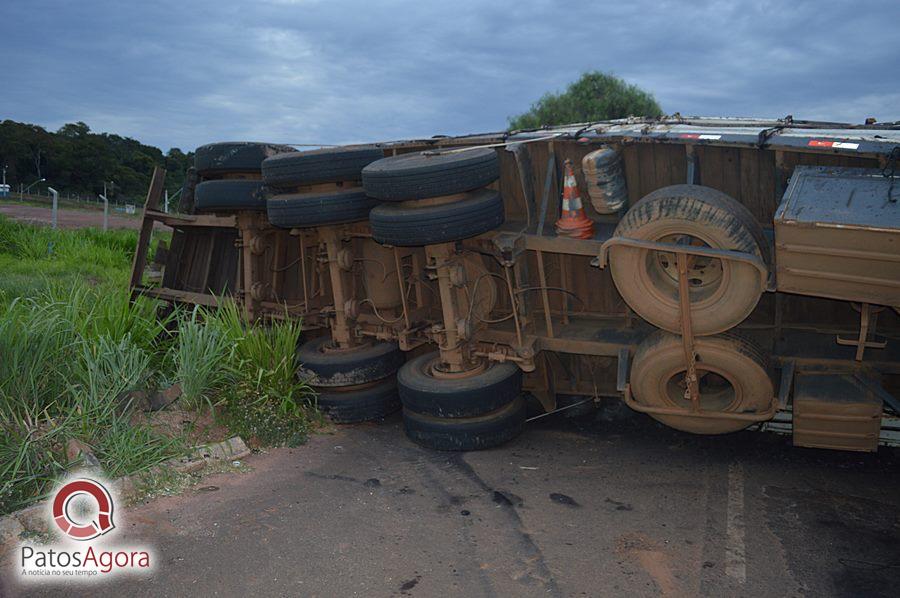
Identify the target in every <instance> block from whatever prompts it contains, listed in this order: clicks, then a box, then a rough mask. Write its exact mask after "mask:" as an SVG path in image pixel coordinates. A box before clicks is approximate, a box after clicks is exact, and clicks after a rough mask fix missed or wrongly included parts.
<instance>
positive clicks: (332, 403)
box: [316, 376, 400, 424]
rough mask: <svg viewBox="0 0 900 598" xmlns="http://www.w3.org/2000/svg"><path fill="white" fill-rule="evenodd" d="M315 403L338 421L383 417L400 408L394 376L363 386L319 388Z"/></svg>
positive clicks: (360, 420) (371, 419)
mask: <svg viewBox="0 0 900 598" xmlns="http://www.w3.org/2000/svg"><path fill="white" fill-rule="evenodd" d="M316 404H317V405H318V407H319V409H320V410H321V411H322V412H323V413H325V414H326V415H327V416H328V417H329V418H330V419H331V421H333V422H335V423H339V424H353V423H358V422H365V421H373V420H379V419H384V418H385V417H387V416H388V415H390V414H391V413H394V412H395V411H399V409H400V398H399V397H398V396H397V380H396V378H394V376H389V377H388V378H385V379H384V380H382V381H380V382H376V383H375V384H373V385H372V386H366V387H364V388H352V389H349V390H341V389H333V388H326V389H321V390H319V391H318V398H317V400H316Z"/></svg>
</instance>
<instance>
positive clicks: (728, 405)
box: [659, 361, 743, 412]
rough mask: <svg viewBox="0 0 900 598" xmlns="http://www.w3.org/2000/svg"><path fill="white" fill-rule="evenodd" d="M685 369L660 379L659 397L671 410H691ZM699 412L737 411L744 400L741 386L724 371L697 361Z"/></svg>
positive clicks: (676, 370)
mask: <svg viewBox="0 0 900 598" xmlns="http://www.w3.org/2000/svg"><path fill="white" fill-rule="evenodd" d="M686 374H687V371H686V369H685V368H684V367H678V368H675V369H673V370H671V371H670V372H668V374H667V375H664V376H662V377H661V378H660V383H659V395H660V396H661V397H663V399H664V400H665V401H666V403H668V404H669V405H670V406H672V407H676V408H679V409H684V410H685V411H690V410H692V409H693V404H692V403H691V401H690V399H688V398H686V397H685V393H686V391H687V383H686V381H685V376H686ZM697 377H698V383H699V384H698V386H699V388H700V409H701V410H703V411H710V412H716V411H718V412H723V411H735V410H737V409H738V407H739V406H740V405H741V402H742V401H743V392H742V391H741V385H740V384H738V383H737V381H736V380H735V379H734V377H733V376H731V375H730V374H729V373H728V372H726V371H725V370H723V369H721V368H718V367H716V366H714V365H709V364H704V363H701V362H699V361H698V362H697Z"/></svg>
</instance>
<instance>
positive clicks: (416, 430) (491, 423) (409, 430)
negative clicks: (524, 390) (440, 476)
mask: <svg viewBox="0 0 900 598" xmlns="http://www.w3.org/2000/svg"><path fill="white" fill-rule="evenodd" d="M403 427H404V429H405V430H406V435H407V436H408V437H409V439H410V440H412V441H413V442H416V443H417V444H421V445H422V446H425V447H427V448H430V449H434V450H438V451H478V450H482V449H488V448H493V447H495V446H500V445H501V444H503V443H505V442H509V441H510V440H512V439H513V438H515V437H516V436H518V435H519V434H521V433H522V430H523V429H524V428H525V400H524V399H523V398H522V397H518V398H517V399H515V400H514V401H513V402H511V403H509V404H508V405H506V406H505V407H501V408H500V409H498V410H496V411H491V412H490V413H486V414H484V415H480V416H478V417H463V418H456V419H450V418H443V417H432V416H430V415H422V414H420V413H416V412H414V411H410V410H409V409H404V410H403Z"/></svg>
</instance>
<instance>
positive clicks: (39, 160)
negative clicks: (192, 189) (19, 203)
mask: <svg viewBox="0 0 900 598" xmlns="http://www.w3.org/2000/svg"><path fill="white" fill-rule="evenodd" d="M193 159H194V154H193V152H189V153H184V152H182V151H181V150H180V149H178V148H172V149H171V150H169V152H168V153H167V154H163V153H162V150H160V149H159V148H156V147H152V146H149V145H144V144H143V143H141V142H139V141H136V140H134V139H131V138H129V137H121V136H119V135H111V134H109V133H92V132H91V129H90V127H88V126H87V125H86V124H84V123H83V122H77V123H70V124H67V125H63V126H62V127H60V129H59V130H58V131H56V132H52V131H47V130H46V129H44V128H43V127H39V126H37V125H30V124H25V123H19V122H15V121H12V120H4V121H3V122H0V169H2V168H3V167H4V166H6V183H7V184H8V185H10V186H11V187H12V191H18V189H19V185H20V183H21V184H22V185H25V186H28V185H30V184H32V183H34V182H35V181H37V180H39V179H41V178H44V179H46V182H43V183H40V184H37V185H34V186H33V187H32V188H31V192H32V193H33V192H35V191H36V190H37V189H40V190H41V192H44V191H45V190H46V188H47V186H51V187H53V188H54V189H56V190H57V191H59V192H60V193H61V194H63V195H69V194H71V195H81V196H83V197H91V198H96V196H97V194H98V193H103V183H104V181H106V182H107V196H108V197H109V199H110V200H112V201H118V202H123V201H133V202H136V203H143V201H144V197H145V196H146V194H147V187H148V186H149V184H150V177H151V175H152V174H153V167H154V166H164V167H165V168H166V170H167V171H168V172H167V173H166V188H167V189H168V190H169V193H170V194H172V193H174V192H175V191H177V190H178V189H180V188H181V185H182V183H183V182H184V173H185V170H187V168H188V166H190V165H191V164H192V162H193ZM110 182H112V185H109V183H110Z"/></svg>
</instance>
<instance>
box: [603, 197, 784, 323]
mask: <svg viewBox="0 0 900 598" xmlns="http://www.w3.org/2000/svg"><path fill="white" fill-rule="evenodd" d="M615 236H617V237H629V238H633V239H640V240H646V241H666V242H672V243H675V242H678V241H679V240H683V239H685V238H687V239H688V240H690V242H691V243H692V244H695V245H705V246H708V247H712V248H715V249H730V250H736V251H742V252H745V253H749V254H752V255H755V256H757V257H759V258H761V259H763V260H764V261H765V258H766V255H767V254H768V250H767V244H766V242H765V237H764V235H763V232H762V228H761V227H760V226H759V224H758V223H757V222H756V220H755V219H754V218H753V216H752V215H751V214H750V213H749V212H748V211H747V209H746V208H745V207H744V206H742V205H741V204H740V203H738V202H736V201H735V200H733V199H731V198H730V197H728V196H727V195H725V194H724V193H720V192H719V191H716V190H715V189H710V188H708V187H701V186H698V185H673V186H671V187H664V188H662V189H658V190H657V191H654V192H653V193H650V194H649V195H647V196H646V197H644V198H643V199H641V200H640V201H639V202H637V203H636V204H635V205H634V206H633V207H632V208H631V209H630V210H628V212H627V213H626V214H625V216H624V217H623V218H622V220H621V221H620V222H619V225H618V226H617V227H616V231H615ZM609 255H610V257H609V264H610V271H611V273H612V278H613V281H614V282H615V285H616V288H617V289H618V290H619V294H620V295H622V298H623V299H624V300H625V302H626V303H627V304H628V305H629V307H631V309H633V310H634V311H635V312H636V313H637V314H638V315H639V316H641V317H642V318H644V319H645V320H647V321H648V322H650V323H651V324H653V325H654V326H657V327H659V328H662V329H664V330H668V331H670V332H680V330H681V312H680V307H679V300H678V274H677V268H676V265H675V254H672V253H665V252H657V251H650V250H647V249H640V248H635V247H626V246H618V247H614V248H612V249H611V250H610V253H609ZM692 264H693V265H692V267H691V269H690V271H689V272H688V276H689V280H690V296H691V316H692V323H693V331H694V334H696V335H708V334H717V333H719V332H723V331H725V330H728V329H729V328H732V327H734V326H736V325H737V324H739V323H740V322H742V321H743V320H744V319H745V318H746V317H747V316H748V315H750V312H752V311H753V309H754V308H755V307H756V304H757V303H758V302H759V298H760V296H761V295H762V293H763V291H764V290H765V289H764V284H763V281H762V279H761V277H760V274H759V271H758V270H757V269H756V268H754V267H753V266H751V265H750V264H747V263H744V262H736V261H729V260H718V259H711V258H702V257H694V258H692Z"/></svg>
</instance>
